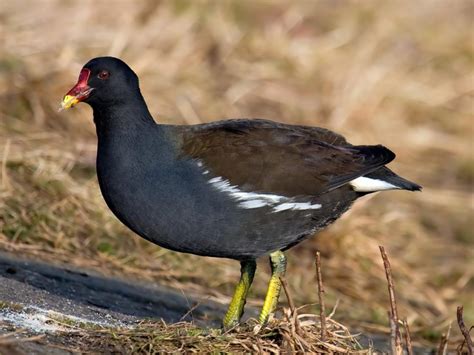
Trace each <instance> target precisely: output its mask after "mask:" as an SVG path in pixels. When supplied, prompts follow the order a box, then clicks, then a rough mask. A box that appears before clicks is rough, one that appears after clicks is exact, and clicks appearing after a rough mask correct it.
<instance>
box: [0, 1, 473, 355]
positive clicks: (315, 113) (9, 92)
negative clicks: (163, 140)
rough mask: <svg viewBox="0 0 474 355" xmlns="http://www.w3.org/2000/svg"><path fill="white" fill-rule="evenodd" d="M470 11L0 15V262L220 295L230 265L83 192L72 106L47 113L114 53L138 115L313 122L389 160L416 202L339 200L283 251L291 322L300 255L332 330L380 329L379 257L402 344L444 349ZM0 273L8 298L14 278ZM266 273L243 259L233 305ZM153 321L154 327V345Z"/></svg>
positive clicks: (461, 252)
mask: <svg viewBox="0 0 474 355" xmlns="http://www.w3.org/2000/svg"><path fill="white" fill-rule="evenodd" d="M473 12H474V8H473V4H472V2H470V1H462V0H460V1H456V2H449V3H448V2H442V1H435V2H427V1H426V2H425V1H421V2H416V3H413V2H405V1H400V2H386V3H379V2H364V3H363V4H359V3H357V4H356V3H350V2H337V3H334V2H309V1H294V2H291V3H290V2H287V1H275V2H271V3H269V2H264V1H262V2H251V1H223V2H211V1H199V2H194V1H193V2H191V1H181V0H180V1H162V2H158V1H146V0H144V1H142V2H139V3H137V2H131V1H124V0H118V1H116V2H114V6H110V2H109V1H106V0H102V1H89V2H88V1H81V2H77V1H76V2H64V1H60V0H43V1H41V6H38V3H37V2H35V1H27V0H19V1H10V2H6V3H5V4H2V6H1V8H0V17H1V19H2V32H0V37H1V38H0V40H1V41H0V43H2V45H1V46H0V159H1V164H0V231H1V232H0V250H1V251H2V252H4V253H6V254H5V255H7V258H10V259H23V258H24V259H27V260H30V262H43V263H46V264H48V265H49V264H50V265H51V267H53V268H56V269H55V270H58V269H57V268H58V267H59V266H58V265H60V267H59V270H62V269H64V268H67V269H68V270H70V271H73V272H74V271H75V270H86V272H87V273H91V275H92V274H94V273H100V275H101V277H106V278H109V279H111V280H115V279H116V278H118V279H126V280H133V281H134V282H139V283H140V284H147V285H153V287H167V288H169V289H172V290H175V291H173V292H178V294H184V295H185V298H188V299H198V300H205V302H206V304H207V302H209V303H211V302H212V303H213V304H219V307H224V305H225V304H226V303H227V302H228V301H229V298H230V296H231V294H232V290H233V286H234V284H235V282H236V281H237V279H238V276H239V265H238V263H236V262H234V261H230V260H221V259H212V258H201V257H196V256H192V255H184V254H178V253H174V252H171V251H167V250H164V249H161V248H159V247H157V246H155V245H152V244H151V243H148V242H146V241H143V240H141V239H139V238H138V237H136V236H135V235H133V233H131V232H130V231H128V230H127V229H126V228H124V227H123V226H122V225H121V224H120V223H119V222H118V221H117V220H116V219H115V217H113V216H112V215H111V213H110V212H109V210H108V209H107V207H106V206H105V204H104V202H103V200H102V197H101V195H100V191H99V189H98V186H97V182H96V177H95V166H94V160H95V150H96V138H95V131H94V125H93V122H92V119H91V111H90V109H89V108H88V107H87V106H85V105H78V106H77V107H76V108H75V109H73V110H72V111H69V112H67V113H58V112H57V108H58V106H59V102H60V100H61V97H62V95H64V93H65V92H67V90H69V89H70V87H71V86H72V85H73V84H74V83H75V81H76V79H77V76H78V73H79V70H80V68H81V66H82V65H83V64H84V63H85V62H87V61H88V60H89V59H90V58H91V57H95V56H99V55H105V54H107V55H115V56H118V57H121V58H123V59H124V60H125V61H126V62H127V63H129V64H130V65H131V66H132V68H134V70H136V72H137V74H138V75H139V77H140V85H141V88H142V92H143V94H144V96H145V99H146V100H147V103H148V106H149V108H150V111H151V112H152V114H153V116H154V117H155V119H156V120H157V121H158V122H161V123H174V124H193V123H198V122H209V121H213V120H217V119H222V118H230V117H259V118H267V119H273V120H277V121H281V122H286V123H297V124H308V125H316V126H322V127H326V128H329V129H332V130H335V131H337V132H339V133H341V134H343V135H345V136H346V137H347V138H348V140H349V141H351V142H352V143H354V144H383V145H385V146H387V147H389V148H390V149H391V150H393V151H394V152H396V154H397V158H396V160H395V161H394V162H393V163H392V164H390V168H392V169H393V170H395V171H396V172H397V173H400V174H401V175H402V176H404V177H406V178H408V179H410V180H413V181H415V182H417V183H419V184H421V185H422V186H423V187H424V189H423V192H421V193H409V192H398V191H393V192H384V193H380V194H377V195H374V196H371V197H367V198H364V199H362V200H360V201H358V202H357V203H356V204H355V206H354V208H352V209H351V211H350V212H349V213H347V214H345V215H344V216H343V218H342V219H340V220H339V221H337V222H336V223H335V224H334V225H333V226H331V227H330V228H328V229H327V230H325V231H324V232H322V233H320V234H319V235H318V236H316V237H314V238H311V239H309V240H308V241H306V242H304V243H302V244H300V245H298V246H297V247H295V248H293V249H291V250H290V251H289V252H288V259H289V267H288V275H287V281H288V286H289V289H290V291H291V294H292V297H293V299H294V302H295V304H296V305H297V306H301V305H305V304H312V306H309V307H308V308H307V309H306V311H307V312H308V313H315V314H318V306H317V305H314V302H315V301H316V299H317V293H316V286H315V282H314V254H315V252H316V250H319V251H321V254H322V264H323V276H324V279H325V286H326V303H327V306H326V308H327V309H328V310H329V309H332V308H333V307H334V306H335V305H336V304H338V307H337V311H336V313H335V315H334V317H335V320H337V321H338V322H340V323H342V324H344V325H347V326H348V327H350V328H351V329H353V330H356V331H359V330H361V331H362V332H364V333H366V334H373V333H377V334H379V333H385V334H386V333H387V332H388V321H387V316H386V314H387V313H386V312H387V310H388V307H389V304H388V297H387V286H386V282H385V274H384V270H383V266H382V262H381V258H380V255H379V249H378V246H379V245H383V246H385V249H386V250H387V253H388V255H389V257H390V260H391V262H392V267H393V273H394V279H395V286H396V294H397V301H398V306H399V313H400V316H401V317H402V318H407V320H408V323H409V325H410V327H411V331H412V337H413V338H414V342H415V344H417V345H419V346H422V347H436V346H437V344H438V343H439V341H440V339H441V337H442V334H443V333H446V332H447V329H448V327H449V324H450V323H452V324H453V327H452V331H451V335H450V339H449V342H448V345H449V348H450V349H455V347H456V346H457V345H458V344H459V342H460V334H459V331H458V329H457V327H456V326H455V324H456V322H455V315H456V307H457V306H458V305H464V316H465V320H466V323H467V324H468V325H472V324H473V323H474V304H473V302H472V299H474V297H473V296H474V295H473V294H474V282H473V279H472V276H473V274H474V267H473V262H472V260H474V255H473V251H474V248H473V245H474V234H473V231H474V225H473V208H474V205H473V179H474V158H473V144H472V133H473V125H472V122H473V121H472V117H473V113H474V109H473V107H474V105H473V92H474V85H473V82H474V77H473V74H472V73H473V72H474V70H473V69H474V50H473V46H472V43H473V36H472V33H473V31H472V14H473ZM72 24H73V25H72ZM7 274H8V273H7ZM8 275H10V276H9V277H7V279H8V280H9V281H8V282H9V285H13V284H14V285H15V287H13V289H14V290H16V291H18V288H17V287H21V286H19V285H20V284H22V283H20V284H19V283H17V282H18V280H16V279H15V274H8ZM71 275H74V273H73V274H71ZM268 278H269V268H268V261H267V260H264V259H262V260H259V264H258V270H257V275H256V279H255V284H254V286H253V288H252V291H251V294H250V299H249V306H251V307H258V306H260V305H261V303H262V299H263V296H264V292H265V289H266V283H267V282H268ZM89 279H90V280H93V279H94V278H87V280H89ZM15 280H16V281H15ZM23 284H24V283H23ZM40 289H41V288H40ZM78 289H80V290H83V291H84V292H86V290H88V287H85V288H84V289H82V286H81V287H79V286H78ZM5 290H6V286H4V284H3V283H2V284H0V295H3V296H1V297H2V298H0V301H3V302H10V301H11V299H9V298H7V297H6V296H5V295H6V294H7V295H10V296H11V292H10V291H8V292H6V291H5ZM43 290H44V288H43ZM176 290H178V291H176ZM81 292H82V291H81ZM20 294H21V295H23V292H20ZM24 294H25V295H28V292H27V291H26V290H25V293H24ZM86 296H87V293H86V294H84V297H85V298H88V296H87V297H86ZM56 297H59V298H61V297H60V296H58V295H56ZM150 297H152V296H150ZM195 297H196V298H195ZM59 298H55V300H57V299H59ZM52 302H53V303H56V302H55V301H52ZM92 302H94V301H92ZM285 302H286V301H285V298H284V297H282V305H286V303H285ZM59 304H60V302H59V301H58V305H59ZM27 305H29V306H34V305H31V304H27ZM90 306H91V307H92V306H93V305H90ZM38 307H39V306H38ZM137 307H138V305H137ZM179 307H183V304H180V306H179ZM40 308H41V307H40ZM165 308H166V307H165ZM184 308H186V309H188V310H189V307H188V304H187V303H186V305H185V306H184ZM48 309H49V306H47V307H46V309H45V310H48ZM104 312H105V313H106V314H108V311H104ZM112 313H113V312H112V311H111V314H112ZM75 315H76V316H81V315H80V314H75ZM173 321H174V320H173ZM173 321H170V322H169V323H167V327H168V328H165V327H164V326H163V327H161V326H158V325H155V327H159V330H160V332H161V334H167V335H170V334H171V333H170V332H171V330H173V331H175V329H176V328H173V324H174V323H173ZM178 324H180V323H178ZM186 324H188V323H186ZM187 326H193V327H194V326H195V327H197V328H186V329H192V331H190V333H192V334H195V333H196V329H203V331H205V330H206V329H208V328H207V326H203V327H202V328H200V325H189V324H188V325H187ZM187 326H186V327H187ZM145 327H149V325H148V324H146V325H145ZM282 327H283V326H281V327H280V328H278V329H283V328H282ZM147 329H148V330H149V328H147ZM145 333H146V332H145ZM151 333H156V329H155V331H154V332H151ZM101 334H102V333H101ZM147 334H150V332H148V333H147ZM245 334H248V333H245ZM278 334H280V333H278ZM281 334H284V333H281ZM178 335H180V336H182V334H178ZM28 336H29V335H28ZM213 336H217V335H216V334H214V333H212V334H211V333H209V334H207V333H206V335H205V336H204V335H202V334H201V335H199V336H197V335H196V336H195V337H194V338H193V337H192V336H191V335H189V334H187V335H186V337H185V339H187V340H188V342H189V343H190V344H192V343H193V339H194V340H196V341H202V340H203V339H210V338H207V337H213ZM118 338H120V337H118ZM0 339H2V338H0ZM94 339H95V338H94ZM101 339H102V338H101ZM120 339H122V338H120ZM130 339H134V340H137V338H136V337H130ZM225 339H226V340H227V341H228V343H229V344H233V343H232V342H233V341H234V342H236V341H237V342H241V343H245V342H244V341H243V340H242V338H238V337H237V338H232V339H230V338H229V339H228V338H225ZM236 339H238V340H236ZM251 339H253V340H254V343H255V344H257V343H258V339H260V338H251ZM202 343H203V344H204V343H205V342H202ZM25 344H26V343H25ZM122 344H123V343H122ZM127 344H128V343H127ZM137 344H142V342H140V341H137ZM148 344H152V343H150V342H148ZM25 346H26V345H25ZM127 346H128V345H127ZM193 346H194V345H193ZM232 346H233V345H232Z"/></svg>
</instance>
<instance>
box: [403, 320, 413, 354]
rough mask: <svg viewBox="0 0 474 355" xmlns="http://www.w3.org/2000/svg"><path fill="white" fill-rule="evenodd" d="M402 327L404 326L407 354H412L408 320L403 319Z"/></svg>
mask: <svg viewBox="0 0 474 355" xmlns="http://www.w3.org/2000/svg"><path fill="white" fill-rule="evenodd" d="M403 327H404V328H405V345H406V347H407V354H408V355H413V346H412V345H411V334H410V327H409V326H408V320H407V319H406V318H405V319H404V320H403Z"/></svg>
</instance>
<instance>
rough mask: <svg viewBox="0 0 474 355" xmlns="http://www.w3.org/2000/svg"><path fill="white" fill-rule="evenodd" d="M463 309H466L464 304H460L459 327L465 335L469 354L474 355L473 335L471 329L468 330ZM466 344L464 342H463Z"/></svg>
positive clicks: (458, 313)
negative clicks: (473, 352)
mask: <svg viewBox="0 0 474 355" xmlns="http://www.w3.org/2000/svg"><path fill="white" fill-rule="evenodd" d="M463 310H464V307H463V306H458V309H457V312H456V314H457V318H458V325H459V329H460V330H461V333H462V335H463V337H464V342H465V343H466V345H467V353H468V354H469V355H472V348H473V346H472V339H471V335H470V334H469V330H467V327H466V324H465V323H464V318H463V315H462V313H463ZM463 345H464V343H463Z"/></svg>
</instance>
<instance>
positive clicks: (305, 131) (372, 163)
mask: <svg viewBox="0 0 474 355" xmlns="http://www.w3.org/2000/svg"><path fill="white" fill-rule="evenodd" d="M81 101H83V102H86V103H88V104H89V105H90V106H91V107H92V109H93V112H94V122H95V125H96V130H97V136H98V151H97V175H98V179H99V185H100V189H101V192H102V194H103V196H104V199H105V201H106V203H107V205H108V206H109V208H110V209H111V210H112V212H113V213H114V214H115V215H116V216H117V217H118V219H119V220H120V221H122V222H123V223H124V224H125V225H126V226H128V227H129V228H130V229H131V230H132V231H134V232H135V233H137V234H138V235H140V236H141V237H143V238H145V239H147V240H149V241H151V242H153V243H156V244H158V245H160V246H162V247H164V248H168V249H172V250H176V251H179V252H184V253H191V254H197V255H204V256H212V257H220V258H230V259H235V260H238V261H240V263H241V278H240V281H239V282H238V284H237V287H236V290H235V293H234V296H233V298H232V300H231V302H230V305H229V308H228V311H227V313H226V315H225V317H224V320H223V325H224V327H232V326H234V325H236V324H238V322H239V320H240V317H241V316H242V313H243V309H244V305H245V299H246V296H247V293H248V290H249V288H250V285H251V284H252V280H253V277H254V274H255V269H256V259H257V258H259V257H261V256H264V255H269V256H270V265H271V270H272V276H271V279H270V282H269V286H268V291H267V295H266V298H265V301H264V304H263V308H262V311H261V313H260V317H259V321H260V323H261V324H265V323H266V322H267V321H268V318H269V316H270V314H272V312H274V310H275V308H276V305H277V302H278V297H279V293H280V288H281V284H280V276H283V275H284V273H285V268H286V259H285V256H284V254H283V251H285V250H287V249H289V248H291V247H292V246H294V245H296V244H298V243H299V242H301V241H303V240H304V239H306V238H308V237H309V236H311V235H313V234H315V232H317V231H319V230H321V229H322V228H324V227H326V226H327V225H329V224H330V223H332V222H334V221H335V220H336V219H337V218H338V217H340V216H341V214H342V213H344V212H345V211H347V210H348V209H349V207H350V206H351V204H352V203H353V202H354V201H355V200H356V199H357V198H359V197H361V196H364V195H366V194H369V193H372V192H376V191H382V190H392V189H401V190H410V191H415V190H420V189H421V187H420V186H419V185H417V184H415V183H413V182H410V181H408V180H405V179H404V178H402V177H400V176H398V175H396V174H395V173H393V172H392V171H391V170H390V169H388V168H387V167H386V166H385V165H386V164H388V163H389V162H391V161H392V160H393V159H394V158H395V154H394V153H392V152H391V151H390V150H389V149H387V148H385V147H383V146H381V145H352V144H350V143H348V142H347V141H346V139H345V138H344V137H342V136H341V135H339V134H336V133H334V132H331V131H329V130H327V129H324V128H318V127H308V126H296V125H288V124H283V123H277V122H273V121H269V120H262V119H234V120H224V121H218V122H213V123H206V124H197V125H188V126H182V125H165V124H157V123H155V121H154V120H153V117H152V116H151V114H150V112H149V111H148V108H147V105H146V103H145V100H144V99H143V96H142V94H141V92H140V88H139V85H138V77H137V75H136V74H135V73H134V72H133V70H132V69H131V68H130V67H129V66H128V65H127V64H126V63H124V62H123V61H122V60H120V59H117V58H113V57H100V58H94V59H92V60H90V61H89V62H88V63H87V64H86V65H85V66H84V67H83V69H82V70H81V72H80V75H79V80H78V82H77V84H76V85H75V86H74V87H73V88H72V89H71V90H70V91H69V92H68V93H67V94H66V95H65V96H64V99H63V101H62V108H63V109H67V108H69V107H72V106H74V105H75V104H76V103H78V102H81Z"/></svg>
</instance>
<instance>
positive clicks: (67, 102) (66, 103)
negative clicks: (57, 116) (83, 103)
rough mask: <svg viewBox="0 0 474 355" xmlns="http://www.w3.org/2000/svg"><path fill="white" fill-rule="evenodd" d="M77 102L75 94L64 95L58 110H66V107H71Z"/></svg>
mask: <svg viewBox="0 0 474 355" xmlns="http://www.w3.org/2000/svg"><path fill="white" fill-rule="evenodd" d="M78 102H79V100H78V99H77V97H76V96H72V95H65V96H64V98H63V101H61V106H60V107H59V111H62V110H67V109H68V108H71V107H73V106H74V105H75V104H77V103H78Z"/></svg>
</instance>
